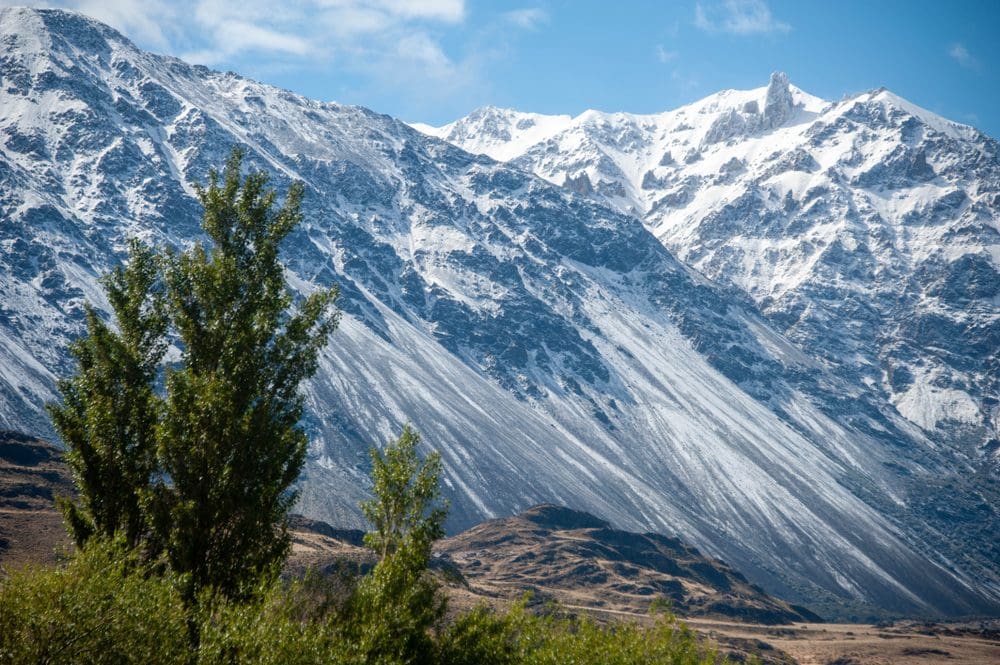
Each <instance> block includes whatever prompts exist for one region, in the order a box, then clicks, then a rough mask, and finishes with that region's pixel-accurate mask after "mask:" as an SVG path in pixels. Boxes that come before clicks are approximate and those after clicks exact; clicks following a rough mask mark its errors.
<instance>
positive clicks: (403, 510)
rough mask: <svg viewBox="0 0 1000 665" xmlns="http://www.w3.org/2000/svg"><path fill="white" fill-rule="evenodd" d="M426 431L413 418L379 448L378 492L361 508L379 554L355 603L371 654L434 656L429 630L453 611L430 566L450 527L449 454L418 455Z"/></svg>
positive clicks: (383, 659) (353, 611)
mask: <svg viewBox="0 0 1000 665" xmlns="http://www.w3.org/2000/svg"><path fill="white" fill-rule="evenodd" d="M419 442H420V437H419V435H418V434H417V433H416V432H414V431H413V430H412V429H411V428H410V427H409V426H407V427H405V428H404V429H403V433H402V435H401V436H400V437H399V439H398V440H397V441H395V442H394V443H391V444H390V445H388V446H387V447H386V449H385V452H384V453H380V452H379V451H378V450H377V449H372V451H371V456H372V464H373V468H372V481H373V487H372V493H373V494H374V495H375V496H374V498H373V499H372V500H370V501H366V502H363V503H362V505H361V508H362V510H363V512H364V514H365V517H367V518H368V520H369V521H370V522H371V524H372V527H373V528H372V531H371V532H369V533H368V534H366V535H365V544H366V545H367V546H368V547H370V548H372V549H373V550H375V551H376V552H378V553H379V557H380V558H379V562H378V563H377V564H376V565H375V568H374V569H373V570H372V571H371V572H370V573H369V574H368V575H367V576H365V577H364V578H363V579H362V580H361V582H360V583H359V585H358V589H357V591H356V593H355V596H354V598H353V599H352V602H351V603H350V604H349V608H348V609H349V621H347V622H346V624H347V632H348V635H347V637H348V641H349V642H350V643H351V645H352V647H353V649H354V651H355V654H356V655H357V656H359V657H360V658H361V659H362V660H363V661H364V662H379V663H424V662H432V659H433V657H434V653H435V645H434V641H433V639H432V637H431V635H430V633H429V632H428V631H429V630H430V629H431V628H432V627H433V626H435V625H436V624H438V623H439V622H440V620H441V618H442V617H443V616H444V612H445V602H446V601H445V598H444V596H443V595H442V594H440V593H439V589H438V584H437V582H436V581H435V580H434V578H433V577H431V576H430V574H429V573H428V566H429V564H430V557H431V547H432V545H433V544H434V541H435V540H437V539H438V538H440V537H441V536H443V535H444V526H443V525H444V519H445V516H446V515H447V508H446V506H445V505H443V502H442V501H441V500H440V487H439V483H438V481H439V478H440V476H441V457H440V455H439V454H438V453H431V454H430V455H429V456H428V457H427V458H426V459H424V460H421V459H420V457H419V456H418V455H417V445H418V444H419Z"/></svg>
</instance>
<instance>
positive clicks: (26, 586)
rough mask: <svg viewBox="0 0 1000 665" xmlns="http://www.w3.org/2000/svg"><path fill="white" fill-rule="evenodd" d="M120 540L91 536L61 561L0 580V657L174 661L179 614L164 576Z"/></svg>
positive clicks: (180, 632) (182, 622) (180, 643)
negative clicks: (60, 565) (61, 565)
mask: <svg viewBox="0 0 1000 665" xmlns="http://www.w3.org/2000/svg"><path fill="white" fill-rule="evenodd" d="M148 572H149V571H148V570H145V569H144V568H143V567H142V564H141V562H140V561H139V560H138V559H137V558H136V556H135V555H134V554H132V553H131V552H130V550H128V549H127V548H126V547H124V546H123V543H122V542H121V540H119V541H118V542H117V543H114V544H110V543H108V542H104V541H100V540H98V539H96V538H95V539H91V541H90V542H89V543H88V544H87V545H86V546H85V547H84V548H83V549H82V550H80V551H78V553H77V554H76V555H75V556H74V557H73V559H72V560H71V561H70V563H69V565H67V566H66V567H64V568H54V569H53V568H42V567H38V566H33V567H29V568H26V569H24V570H21V571H18V572H16V573H14V574H12V575H11V576H10V577H8V578H7V579H3V580H0V663H67V664H73V663H81V664H84V663H86V664H94V665H99V664H101V663H116V664H117V663H177V662H183V661H184V659H185V658H186V656H187V654H188V649H189V647H188V641H187V628H186V614H185V609H184V605H183V603H182V602H181V597H180V594H179V593H177V591H176V589H175V588H174V584H173V580H172V579H171V578H169V577H161V576H155V575H149V574H148Z"/></svg>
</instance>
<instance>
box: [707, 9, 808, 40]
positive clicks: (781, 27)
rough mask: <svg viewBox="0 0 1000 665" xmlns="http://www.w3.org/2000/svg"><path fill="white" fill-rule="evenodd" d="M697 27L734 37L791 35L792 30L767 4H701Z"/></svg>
mask: <svg viewBox="0 0 1000 665" xmlns="http://www.w3.org/2000/svg"><path fill="white" fill-rule="evenodd" d="M694 24H695V26H696V27H698V28H700V29H701V30H704V31H705V32H728V33H730V34H734V35H767V34H781V33H786V32H789V31H791V29H792V26H791V25H789V24H788V23H785V22H784V21H779V20H778V19H777V18H775V16H774V14H772V13H771V8H770V7H768V5H767V3H766V2H764V0H725V1H724V2H722V3H714V4H703V3H701V2H699V3H697V4H696V5H695V7H694Z"/></svg>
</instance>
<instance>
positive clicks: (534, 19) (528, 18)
mask: <svg viewBox="0 0 1000 665" xmlns="http://www.w3.org/2000/svg"><path fill="white" fill-rule="evenodd" d="M503 17H504V19H506V20H507V21H508V22H510V23H512V24H514V25H516V26H518V27H519V28H523V29H524V30H537V29H538V28H539V27H540V26H541V25H542V24H544V23H546V22H547V21H548V20H549V14H548V12H546V11H545V10H544V9H541V8H539V7H530V8H526V9H515V10H513V11H509V12H505V13H504V15H503Z"/></svg>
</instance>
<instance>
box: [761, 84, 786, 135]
mask: <svg viewBox="0 0 1000 665" xmlns="http://www.w3.org/2000/svg"><path fill="white" fill-rule="evenodd" d="M791 114H792V92H791V90H789V88H788V75H787V74H785V72H774V73H773V74H771V81H770V82H769V83H768V84H767V96H766V97H765V98H764V127H766V128H768V129H774V128H775V127H780V126H781V125H783V124H785V122H786V121H787V120H788V118H789V117H791Z"/></svg>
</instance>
